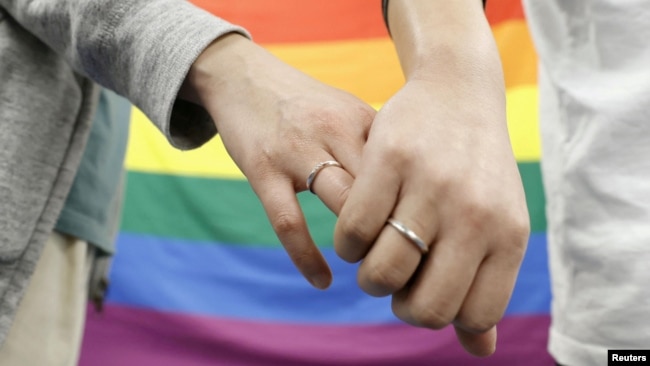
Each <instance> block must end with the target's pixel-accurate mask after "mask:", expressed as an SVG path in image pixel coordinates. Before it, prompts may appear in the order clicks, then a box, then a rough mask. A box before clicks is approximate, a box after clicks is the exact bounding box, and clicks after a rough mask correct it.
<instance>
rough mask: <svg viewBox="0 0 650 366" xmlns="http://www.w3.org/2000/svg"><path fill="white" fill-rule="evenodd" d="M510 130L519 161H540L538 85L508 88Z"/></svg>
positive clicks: (513, 147)
mask: <svg viewBox="0 0 650 366" xmlns="http://www.w3.org/2000/svg"><path fill="white" fill-rule="evenodd" d="M507 98H508V131H509V132H510V141H511V142H512V149H513V151H514V153H515V157H516V158H517V161H518V162H531V161H539V159H540V156H541V147H540V142H541V141H540V136H539V117H538V106H537V99H538V90H537V86H536V85H526V86H519V87H514V88H510V89H508V92H507Z"/></svg>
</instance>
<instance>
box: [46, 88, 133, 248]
mask: <svg viewBox="0 0 650 366" xmlns="http://www.w3.org/2000/svg"><path fill="white" fill-rule="evenodd" d="M130 112H131V105H130V104H129V102H128V101H127V100H126V99H124V98H122V97H120V96H118V95H117V94H115V93H113V92H111V91H109V90H105V89H104V90H102V92H101V94H100V96H99V104H98V106H97V112H96V113H95V119H94V121H93V124H92V128H91V132H90V136H89V137H88V143H87V145H86V150H85V151H84V155H83V157H82V160H81V163H80V166H79V170H78V172H77V175H76V176H75V180H74V183H73V184H72V188H71V190H70V194H69V195H68V198H67V200H66V202H65V206H64V207H63V211H62V212H61V215H60V216H59V219H58V222H57V224H56V227H55V230H57V231H59V232H62V233H66V234H69V235H72V236H75V237H78V238H80V239H83V240H86V241H87V242H89V243H91V244H93V245H95V246H97V247H98V248H99V249H100V252H102V253H106V254H110V253H113V251H114V241H115V233H116V232H117V226H118V223H119V213H120V209H121V203H122V187H123V179H124V155H125V153H126V144H127V140H128V131H129V120H130Z"/></svg>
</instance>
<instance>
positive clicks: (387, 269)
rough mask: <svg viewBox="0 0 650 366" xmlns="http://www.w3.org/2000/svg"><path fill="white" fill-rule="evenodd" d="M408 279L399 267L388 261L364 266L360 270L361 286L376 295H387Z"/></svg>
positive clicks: (400, 286)
mask: <svg viewBox="0 0 650 366" xmlns="http://www.w3.org/2000/svg"><path fill="white" fill-rule="evenodd" d="M407 279H408V277H406V276H404V274H403V273H402V272H401V271H400V270H399V269H398V268H396V267H395V266H391V265H390V264H387V263H377V264H372V265H370V266H362V267H361V269H360V270H359V285H360V287H361V288H362V289H364V291H365V292H367V293H369V294H371V295H374V296H385V295H388V294H391V293H393V292H395V291H397V290H399V289H400V288H402V287H403V286H404V285H405V284H406V280H407Z"/></svg>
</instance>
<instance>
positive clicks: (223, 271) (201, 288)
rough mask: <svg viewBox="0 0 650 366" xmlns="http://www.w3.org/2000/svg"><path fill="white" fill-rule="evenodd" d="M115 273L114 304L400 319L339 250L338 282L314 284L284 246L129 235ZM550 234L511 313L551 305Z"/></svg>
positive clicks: (251, 314) (294, 317) (534, 242)
mask: <svg viewBox="0 0 650 366" xmlns="http://www.w3.org/2000/svg"><path fill="white" fill-rule="evenodd" d="M117 250H118V254H117V255H116V257H115V260H114V262H113V268H112V272H111V289H110V291H109V296H108V301H109V302H114V303H120V304H126V305H132V306H140V307H146V308H153V309H156V310H165V311H175V312H182V313H191V314H203V315H215V316H220V317H233V318H244V319H254V320H255V319H256V320H269V321H280V322H297V323H325V324H327V323H330V324H376V323H388V322H394V321H396V318H395V317H394V316H393V315H392V313H391V310H390V309H391V307H390V298H388V297H386V298H374V297H371V296H368V295H365V294H364V293H363V292H362V291H360V290H359V289H358V286H357V283H356V269H357V266H356V265H350V264H348V263H345V262H343V261H341V260H340V259H339V258H338V257H337V256H336V254H335V253H334V250H333V249H329V248H328V249H325V250H324V251H323V254H324V255H325V257H326V259H327V260H328V262H329V263H330V265H331V266H332V271H333V272H334V283H333V285H332V287H331V288H330V289H328V290H327V291H319V290H316V289H313V288H312V287H311V286H309V285H308V284H307V282H306V281H305V280H304V279H303V278H302V277H301V276H300V275H299V274H298V272H297V271H296V270H295V269H294V267H293V265H292V264H291V262H290V260H289V259H288V257H287V255H286V254H285V253H284V251H282V250H278V249H274V248H265V247H250V246H235V245H218V244H215V243H209V244H200V243H197V242H190V241H185V240H179V239H163V238H158V237H152V236H146V235H139V234H125V233H122V234H121V235H120V237H119V240H118V248H117ZM545 259H546V240H545V235H544V234H535V235H533V237H532V238H531V242H530V245H529V250H528V252H527V255H526V259H525V261H524V265H523V266H522V270H521V273H520V277H519V281H518V283H517V287H516V292H515V294H514V296H513V299H512V301H511V304H510V307H509V309H508V312H507V314H539V313H541V314H546V313H548V309H549V299H550V295H549V292H550V291H549V290H548V271H547V269H546V268H547V267H546V263H545Z"/></svg>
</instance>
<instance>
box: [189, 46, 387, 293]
mask: <svg viewBox="0 0 650 366" xmlns="http://www.w3.org/2000/svg"><path fill="white" fill-rule="evenodd" d="M187 83H189V84H190V86H187V85H186V86H185V88H186V90H185V93H186V94H191V95H194V98H193V99H195V100H196V101H197V102H199V103H200V104H202V105H203V106H204V107H205V108H206V109H207V110H208V112H209V113H210V115H211V116H212V117H213V119H214V121H215V124H216V126H217V130H218V131H219V134H220V135H221V138H222V140H223V143H224V145H225V147H226V149H227V150H228V153H229V154H230V156H231V157H232V158H233V160H234V161H235V163H236V164H237V166H238V167H239V168H240V169H241V170H242V172H243V173H244V175H245V176H246V177H247V178H248V180H249V182H250V184H251V186H252V187H253V190H254V191H255V193H256V194H257V195H258V197H259V199H260V201H261V202H262V205H263V206H264V209H265V210H266V213H267V215H268V217H269V220H270V221H271V224H272V226H273V229H274V230H275V232H276V233H277V235H278V238H279V239H280V241H281V242H282V244H283V245H284V247H285V249H286V250H287V253H288V254H289V256H290V257H291V259H292V260H293V262H294V263H295V265H296V266H297V267H298V269H299V270H300V271H301V272H302V273H303V275H304V276H305V277H306V278H307V279H308V280H309V281H310V282H311V283H312V284H313V285H314V286H316V287H318V288H326V287H328V286H329V284H330V282H331V276H332V275H331V272H330V270H329V268H328V266H327V263H326V262H325V260H324V258H323V257H322V255H321V254H320V252H319V251H318V249H317V247H316V246H315V245H314V242H313V240H312V238H311V236H310V235H309V231H308V229H307V225H306V222H305V219H304V216H303V214H302V211H301V209H300V205H299V203H298V200H297V199H296V193H297V192H300V191H303V190H305V189H306V179H307V176H308V175H309V173H310V171H311V170H312V168H314V166H315V165H316V164H318V163H319V162H323V161H326V160H336V161H338V162H339V163H341V164H342V166H343V168H344V169H340V168H336V167H330V168H326V169H323V170H322V171H321V172H320V173H319V174H318V176H317V179H315V181H314V183H313V185H312V188H313V189H314V191H315V192H316V193H318V196H319V197H320V198H321V200H322V201H323V202H324V203H325V204H326V205H327V207H329V208H330V209H331V210H332V211H334V212H335V213H338V212H339V210H340V208H341V206H342V204H343V199H344V197H345V196H346V193H347V191H348V189H349V187H350V185H351V183H352V180H353V176H354V174H355V172H356V171H357V170H358V167H359V160H360V157H361V150H362V148H363V145H364V143H365V140H366V137H367V134H368V129H369V127H370V124H371V122H372V120H373V118H374V115H375V111H374V110H373V109H372V108H371V107H370V106H368V105H367V104H365V103H363V102H362V101H361V100H359V99H358V98H356V97H354V96H352V95H351V94H348V93H345V92H343V91H340V90H337V89H334V88H332V87H329V86H327V85H324V84H322V83H320V82H318V81H316V80H314V79H312V78H311V77H309V76H307V75H305V74H303V73H301V72H299V71H297V70H296V69H294V68H292V67H290V66H288V65H286V64H284V63H283V62H281V61H280V60H278V59H277V58H275V57H274V56H273V55H271V54H270V53H268V52H267V51H266V50H264V49H263V48H261V47H259V46H257V45H255V44H254V43H252V42H251V41H249V40H248V39H246V38H244V37H242V36H240V35H237V34H233V35H229V36H226V37H223V38H222V39H220V40H218V41H217V42H215V43H214V44H213V45H211V46H210V47H209V48H208V49H206V51H204V52H203V54H202V55H201V56H199V58H198V59H197V61H196V63H195V64H194V66H192V69H191V70H190V73H189V74H188V77H187V80H186V84H187ZM188 88H189V89H190V91H189V92H188Z"/></svg>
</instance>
